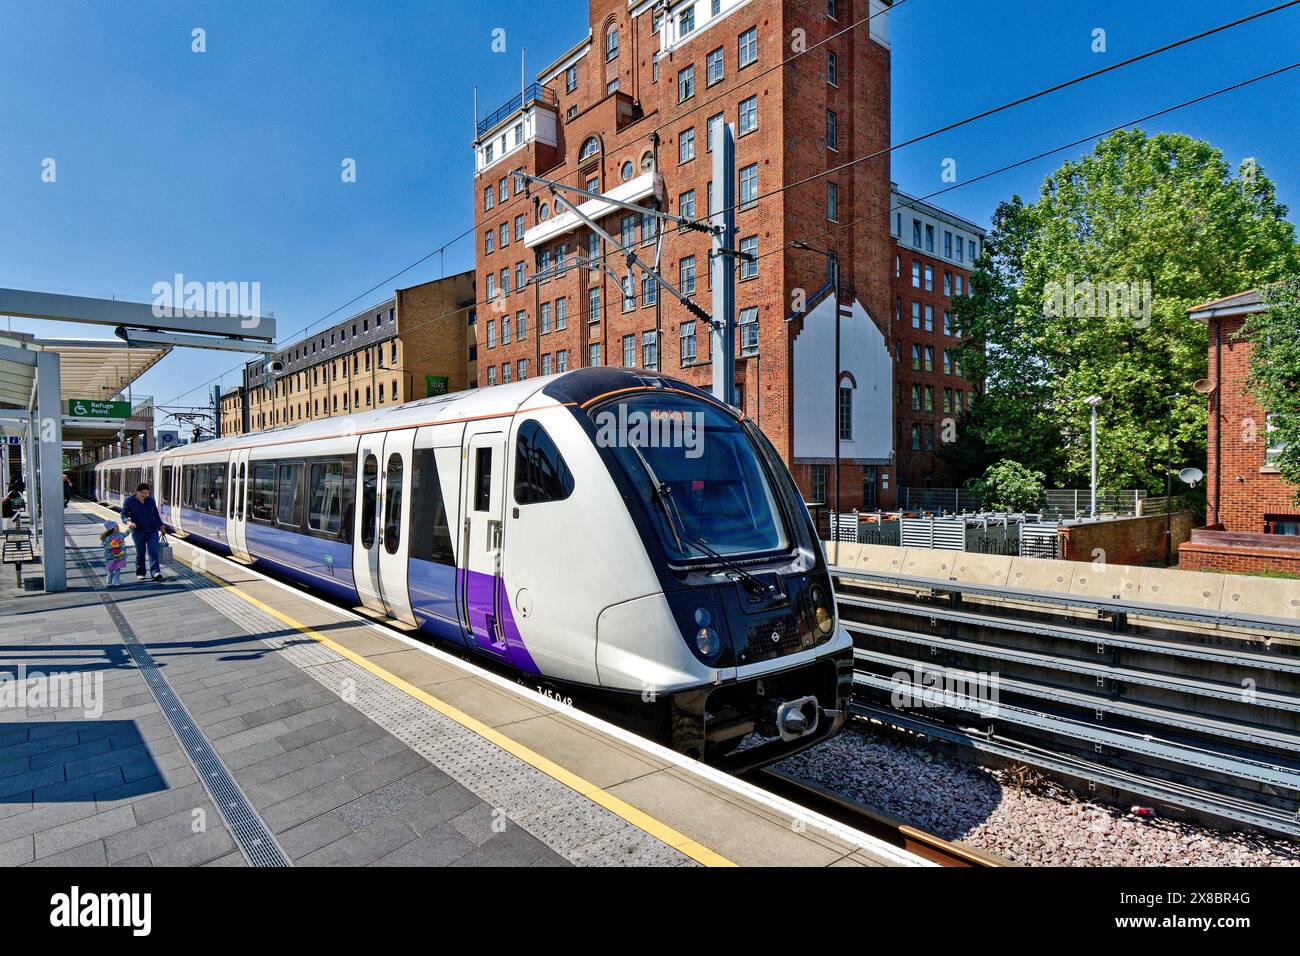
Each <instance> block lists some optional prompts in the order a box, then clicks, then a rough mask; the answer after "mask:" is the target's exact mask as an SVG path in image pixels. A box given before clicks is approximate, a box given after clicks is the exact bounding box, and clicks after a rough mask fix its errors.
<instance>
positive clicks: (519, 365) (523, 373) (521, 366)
mask: <svg viewBox="0 0 1300 956" xmlns="http://www.w3.org/2000/svg"><path fill="white" fill-rule="evenodd" d="M515 372H516V375H515V377H516V378H518V379H519V381H521V382H522V381H523V380H524V379H526V378H527V377H528V359H520V360H519V361H518V362H516V363H515Z"/></svg>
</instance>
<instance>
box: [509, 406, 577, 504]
mask: <svg viewBox="0 0 1300 956" xmlns="http://www.w3.org/2000/svg"><path fill="white" fill-rule="evenodd" d="M571 494H573V474H572V472H570V471H569V466H568V465H567V464H565V461H564V456H563V455H561V454H560V449H558V448H556V447H555V442H554V440H552V438H551V436H550V435H548V434H547V433H546V429H545V428H543V427H542V426H541V423H539V422H536V421H527V422H524V423H523V425H521V426H520V427H519V434H518V437H517V438H516V439H515V502H516V503H518V504H521V505H532V504H538V503H540V502H543V501H563V500H564V499H565V498H567V497H569V495H571Z"/></svg>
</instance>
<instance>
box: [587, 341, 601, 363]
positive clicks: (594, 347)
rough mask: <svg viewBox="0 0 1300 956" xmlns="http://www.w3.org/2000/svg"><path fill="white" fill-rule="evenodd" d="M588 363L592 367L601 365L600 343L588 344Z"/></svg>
mask: <svg viewBox="0 0 1300 956" xmlns="http://www.w3.org/2000/svg"><path fill="white" fill-rule="evenodd" d="M587 364H588V365H589V366H591V367H592V368H595V367H596V366H598V365H600V343H599V342H592V343H591V345H589V346H587Z"/></svg>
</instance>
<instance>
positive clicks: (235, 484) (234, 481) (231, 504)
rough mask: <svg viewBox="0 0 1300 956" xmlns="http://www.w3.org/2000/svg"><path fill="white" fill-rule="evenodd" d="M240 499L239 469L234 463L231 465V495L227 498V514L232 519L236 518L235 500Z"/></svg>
mask: <svg viewBox="0 0 1300 956" xmlns="http://www.w3.org/2000/svg"><path fill="white" fill-rule="evenodd" d="M238 500H239V469H238V468H236V467H234V466H233V465H232V466H231V467H230V496H229V498H228V499H227V500H226V507H227V508H228V509H229V510H228V511H227V516H228V517H229V518H230V520H231V521H234V520H235V502H236V501H238Z"/></svg>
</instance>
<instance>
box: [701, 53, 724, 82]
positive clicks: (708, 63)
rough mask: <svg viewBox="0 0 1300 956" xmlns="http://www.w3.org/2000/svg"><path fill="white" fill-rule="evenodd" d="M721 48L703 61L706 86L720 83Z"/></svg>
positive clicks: (721, 74)
mask: <svg viewBox="0 0 1300 956" xmlns="http://www.w3.org/2000/svg"><path fill="white" fill-rule="evenodd" d="M724 75H725V74H724V73H723V66H722V47H718V48H717V49H716V50H714V51H713V52H712V53H710V54H709V55H708V56H707V57H705V59H704V81H705V83H706V84H707V85H709V86H712V85H713V84H714V83H720V82H722V78H723V76H724Z"/></svg>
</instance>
